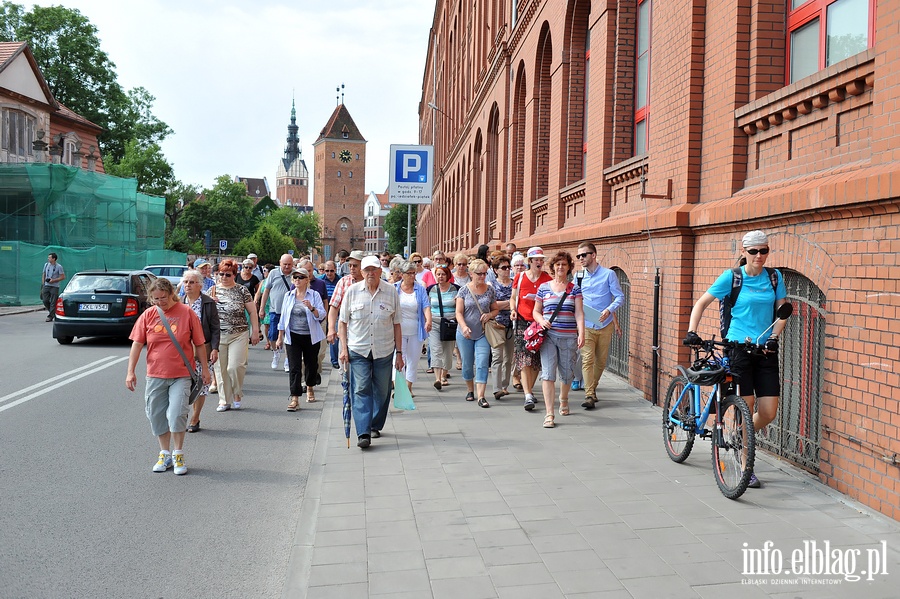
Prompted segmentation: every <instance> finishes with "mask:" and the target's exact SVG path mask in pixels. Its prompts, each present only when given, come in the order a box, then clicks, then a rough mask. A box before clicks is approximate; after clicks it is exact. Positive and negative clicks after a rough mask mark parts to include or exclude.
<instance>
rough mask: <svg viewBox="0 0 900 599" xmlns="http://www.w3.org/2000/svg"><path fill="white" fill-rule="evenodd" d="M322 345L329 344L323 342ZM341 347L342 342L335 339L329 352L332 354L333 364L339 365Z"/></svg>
mask: <svg viewBox="0 0 900 599" xmlns="http://www.w3.org/2000/svg"><path fill="white" fill-rule="evenodd" d="M322 343H327V341H323V342H322ZM340 346H341V342H340V341H338V340H337V338H335V340H334V343H332V344H331V345H330V346H329V351H330V352H331V363H332V364H337V363H338V349H339V348H340Z"/></svg>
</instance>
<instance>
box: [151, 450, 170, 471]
mask: <svg viewBox="0 0 900 599" xmlns="http://www.w3.org/2000/svg"><path fill="white" fill-rule="evenodd" d="M171 467H172V454H170V453H169V452H167V451H160V452H159V461H158V462H156V464H154V466H153V471H154V472H165V471H166V470H168V469H169V468H171Z"/></svg>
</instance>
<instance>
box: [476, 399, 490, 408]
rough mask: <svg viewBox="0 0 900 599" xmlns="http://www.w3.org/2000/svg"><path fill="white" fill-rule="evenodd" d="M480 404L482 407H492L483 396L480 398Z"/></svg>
mask: <svg viewBox="0 0 900 599" xmlns="http://www.w3.org/2000/svg"><path fill="white" fill-rule="evenodd" d="M478 406H479V407H482V408H489V407H491V404H489V403H488V402H487V400H486V399H485V398H483V397H482V398H481V399H479V400H478Z"/></svg>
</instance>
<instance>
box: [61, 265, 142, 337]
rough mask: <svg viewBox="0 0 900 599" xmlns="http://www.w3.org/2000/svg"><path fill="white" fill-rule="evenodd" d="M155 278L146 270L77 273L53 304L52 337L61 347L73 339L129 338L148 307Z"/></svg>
mask: <svg viewBox="0 0 900 599" xmlns="http://www.w3.org/2000/svg"><path fill="white" fill-rule="evenodd" d="M155 279H156V277H155V276H154V275H153V274H152V273H149V272H147V271H145V270H96V271H93V270H89V271H85V272H80V273H77V274H76V275H75V276H74V277H72V279H71V280H70V281H69V284H68V285H66V289H65V290H64V291H63V292H62V293H61V294H60V296H59V299H58V300H56V317H55V318H54V320H53V337H54V338H55V339H56V340H57V341H58V342H59V343H61V344H62V345H68V344H69V343H72V341H73V340H74V339H75V337H128V335H130V334H131V329H132V327H134V323H135V322H137V319H138V317H139V316H140V315H141V314H142V313H143V312H144V310H146V309H147V308H148V307H150V294H149V288H150V283H152V282H153V281H154V280H155Z"/></svg>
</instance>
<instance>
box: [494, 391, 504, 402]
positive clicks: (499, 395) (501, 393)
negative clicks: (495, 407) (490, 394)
mask: <svg viewBox="0 0 900 599" xmlns="http://www.w3.org/2000/svg"><path fill="white" fill-rule="evenodd" d="M504 395H507V394H506V393H504V392H503V391H494V399H495V400H499V399H500V398H501V397H503V396H504Z"/></svg>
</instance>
